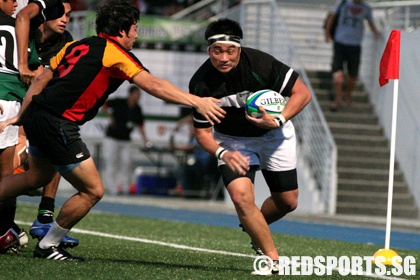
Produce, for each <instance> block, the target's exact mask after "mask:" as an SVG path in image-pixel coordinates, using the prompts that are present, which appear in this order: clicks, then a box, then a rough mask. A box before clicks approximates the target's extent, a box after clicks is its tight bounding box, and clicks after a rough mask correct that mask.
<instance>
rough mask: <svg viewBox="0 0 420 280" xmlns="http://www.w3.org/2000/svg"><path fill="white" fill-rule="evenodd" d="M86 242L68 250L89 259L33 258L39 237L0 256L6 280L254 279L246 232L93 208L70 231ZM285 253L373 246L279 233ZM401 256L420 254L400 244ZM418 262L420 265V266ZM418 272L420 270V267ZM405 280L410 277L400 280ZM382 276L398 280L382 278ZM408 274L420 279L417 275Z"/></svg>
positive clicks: (368, 250)
mask: <svg viewBox="0 0 420 280" xmlns="http://www.w3.org/2000/svg"><path fill="white" fill-rule="evenodd" d="M35 213H36V207H32V206H28V205H19V206H18V211H17V217H16V219H17V220H19V221H22V222H24V223H23V224H22V225H23V227H24V228H25V229H26V230H27V231H29V227H30V224H31V223H32V221H33V219H34V217H35ZM71 236H72V237H75V238H79V239H80V242H81V245H79V246H78V247H76V248H74V249H69V252H70V253H72V254H73V255H75V256H81V257H84V258H85V259H86V261H85V262H83V263H70V262H69V263H68V262H59V261H49V260H42V259H35V258H33V257H32V250H33V247H34V246H35V241H34V240H33V239H30V241H29V246H28V248H26V249H24V250H23V251H22V252H21V253H19V254H16V255H15V254H5V255H0V279H21V280H22V279H43V280H48V279H255V278H256V277H262V276H251V275H250V273H251V272H252V271H253V261H254V259H255V256H254V255H253V251H252V250H251V248H250V246H249V238H248V237H247V235H246V234H245V233H242V232H241V231H240V229H239V228H238V229H234V228H227V227H215V226H203V225H196V224H188V223H181V222H173V221H165V220H157V219H145V218H137V217H127V216H118V215H109V214H103V213H98V212H92V213H89V214H88V215H87V216H86V217H85V218H84V219H83V220H82V221H81V222H80V223H79V224H78V225H77V226H76V228H74V229H73V231H72V232H71ZM274 238H275V242H276V244H277V246H278V248H279V249H280V253H281V254H282V255H285V256H313V257H314V256H318V255H319V256H337V257H340V256H372V255H373V254H374V253H375V252H376V251H377V250H378V249H380V247H378V246H373V245H364V244H355V243H347V242H339V241H333V240H323V239H314V238H307V237H298V236H290V235H281V234H274ZM398 253H399V255H400V256H401V257H405V256H414V257H415V258H416V263H418V261H419V260H420V251H411V250H403V249H398ZM417 266H418V265H417ZM416 270H417V273H416V274H420V271H419V269H418V268H416ZM273 277H277V278H280V277H282V279H290V278H305V279H324V278H328V279H373V278H372V277H366V276H347V277H345V276H341V275H340V274H339V273H338V272H337V271H333V275H332V276H329V277H327V276H322V277H320V276H315V275H313V276H294V277H291V276H273ZM402 278H404V279H407V278H409V277H402ZM381 279H396V278H392V277H388V278H387V277H382V278H381ZM409 279H420V277H419V276H417V275H416V276H411V277H410V278H409Z"/></svg>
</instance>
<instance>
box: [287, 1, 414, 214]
mask: <svg viewBox="0 0 420 280" xmlns="http://www.w3.org/2000/svg"><path fill="white" fill-rule="evenodd" d="M279 7H280V8H281V16H282V17H283V19H284V20H285V21H286V22H287V26H288V30H289V34H290V36H291V37H292V39H293V44H294V45H295V47H296V49H297V51H298V53H299V57H300V60H301V62H302V64H303V65H304V67H305V69H306V71H307V74H308V77H309V79H310V82H311V85H312V87H313V89H314V92H315V94H316V96H317V99H318V101H319V103H320V105H321V108H322V111H323V112H324V115H325V118H326V120H327V123H328V126H329V127H330V129H331V132H332V134H333V137H334V140H335V142H336V144H337V149H338V162H337V172H338V183H337V210H336V213H337V214H354V215H368V216H381V217H385V216H386V214H387V199H388V180H389V158H390V149H389V143H388V140H387V138H386V137H385V136H384V133H383V129H382V127H381V126H380V125H379V124H378V117H377V116H376V115H375V113H374V110H373V106H372V104H370V103H369V97H368V94H367V93H366V92H365V91H364V89H363V85H361V84H358V85H357V86H356V88H355V90H354V92H353V95H352V99H353V104H352V106H351V107H347V106H343V107H342V108H341V109H340V110H339V111H338V112H330V110H329V105H330V103H331V100H332V99H333V98H334V96H332V94H331V93H332V91H331V74H330V72H329V71H330V68H331V58H332V48H331V46H332V44H331V43H326V42H325V40H324V33H323V29H322V24H323V20H324V18H325V15H326V12H327V10H328V9H329V8H330V7H331V5H324V6H323V5H318V6H314V5H287V4H286V3H285V2H281V3H279ZM392 215H393V217H401V218H417V217H419V212H418V209H417V207H416V204H415V201H414V198H413V197H412V195H411V194H410V192H409V188H408V186H407V184H406V183H405V180H404V176H403V174H402V172H401V171H400V170H399V169H398V163H396V165H395V176H394V192H393V211H392Z"/></svg>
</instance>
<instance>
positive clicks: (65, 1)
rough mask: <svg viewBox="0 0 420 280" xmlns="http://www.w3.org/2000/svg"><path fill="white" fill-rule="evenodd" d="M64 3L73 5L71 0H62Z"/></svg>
mask: <svg viewBox="0 0 420 280" xmlns="http://www.w3.org/2000/svg"><path fill="white" fill-rule="evenodd" d="M62 2H63V3H69V4H70V5H71V0H62Z"/></svg>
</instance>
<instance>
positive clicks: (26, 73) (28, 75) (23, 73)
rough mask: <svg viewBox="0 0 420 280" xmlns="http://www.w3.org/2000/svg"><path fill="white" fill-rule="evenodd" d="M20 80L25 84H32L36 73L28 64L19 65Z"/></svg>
mask: <svg viewBox="0 0 420 280" xmlns="http://www.w3.org/2000/svg"><path fill="white" fill-rule="evenodd" d="M19 74H20V80H21V81H22V82H24V83H25V84H28V85H29V84H30V83H31V82H32V80H33V79H34V78H35V73H34V72H32V71H31V70H29V68H28V66H26V65H25V66H22V65H20V66H19Z"/></svg>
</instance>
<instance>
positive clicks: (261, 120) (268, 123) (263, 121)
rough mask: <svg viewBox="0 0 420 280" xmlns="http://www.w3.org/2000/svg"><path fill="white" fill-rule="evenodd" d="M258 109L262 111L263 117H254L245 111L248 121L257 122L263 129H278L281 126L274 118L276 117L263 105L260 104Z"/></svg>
mask: <svg viewBox="0 0 420 280" xmlns="http://www.w3.org/2000/svg"><path fill="white" fill-rule="evenodd" d="M258 110H259V111H260V112H261V113H262V116H261V117H258V118H254V117H251V116H250V115H248V114H247V113H245V117H246V119H247V120H248V121H250V122H251V123H253V124H255V125H256V126H258V127H259V128H262V129H276V128H279V126H278V124H277V122H276V121H275V120H274V117H273V116H272V115H270V114H268V113H267V111H266V110H265V109H264V107H263V106H259V107H258Z"/></svg>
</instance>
